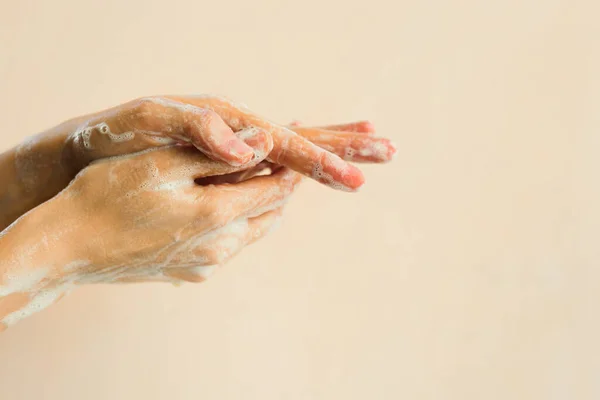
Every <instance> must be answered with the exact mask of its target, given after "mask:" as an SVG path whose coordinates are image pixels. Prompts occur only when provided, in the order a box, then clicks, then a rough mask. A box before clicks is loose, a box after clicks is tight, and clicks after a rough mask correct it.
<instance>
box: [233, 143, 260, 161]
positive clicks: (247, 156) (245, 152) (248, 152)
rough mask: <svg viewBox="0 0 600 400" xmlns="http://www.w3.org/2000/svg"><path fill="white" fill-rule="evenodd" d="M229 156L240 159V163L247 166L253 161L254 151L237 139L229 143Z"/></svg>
mask: <svg viewBox="0 0 600 400" xmlns="http://www.w3.org/2000/svg"><path fill="white" fill-rule="evenodd" d="M229 154H231V155H232V156H234V157H236V158H238V160H239V161H241V162H242V163H243V164H245V163H247V162H248V161H250V160H252V157H253V156H254V150H253V149H252V147H250V146H248V145H247V144H246V143H244V142H242V141H240V140H237V139H236V140H232V141H231V142H229Z"/></svg>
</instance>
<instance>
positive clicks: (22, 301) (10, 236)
mask: <svg viewBox="0 0 600 400" xmlns="http://www.w3.org/2000/svg"><path fill="white" fill-rule="evenodd" d="M50 203H52V202H48V203H45V204H44V205H43V208H44V209H43V210H41V211H43V212H38V210H40V209H41V208H38V209H36V210H34V211H32V212H30V213H28V214H26V215H24V216H23V217H22V218H20V219H19V220H18V221H17V222H16V223H14V224H12V225H11V226H10V227H8V228H7V229H5V230H4V231H3V232H2V233H0V331H2V330H4V329H6V327H8V326H10V325H12V324H14V323H15V322H17V321H18V320H20V319H23V318H25V317H27V316H29V315H31V314H33V313H35V312H37V311H40V310H42V309H44V308H46V307H47V306H49V305H50V304H52V303H54V302H55V301H56V300H57V299H58V298H59V297H60V296H61V294H62V293H64V291H65V287H64V285H62V284H61V282H62V281H63V280H62V274H63V267H64V266H65V265H67V264H68V260H69V257H68V255H69V252H70V249H69V247H68V246H65V244H64V242H65V240H64V235H65V234H66V233H68V228H67V227H68V221H65V219H64V216H63V215H61V212H60V209H61V208H65V206H64V204H62V205H61V204H50ZM67 242H68V241H67Z"/></svg>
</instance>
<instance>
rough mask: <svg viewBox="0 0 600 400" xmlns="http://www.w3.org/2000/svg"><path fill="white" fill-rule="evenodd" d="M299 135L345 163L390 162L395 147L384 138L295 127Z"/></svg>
mask: <svg viewBox="0 0 600 400" xmlns="http://www.w3.org/2000/svg"><path fill="white" fill-rule="evenodd" d="M294 130H295V131H296V132H297V133H298V134H299V135H301V136H303V137H305V138H306V139H308V140H310V141H311V142H313V143H314V144H316V145H317V146H319V147H321V148H323V149H325V150H327V151H330V152H332V153H334V154H337V155H338V156H340V157H342V158H343V159H344V160H346V161H354V162H371V163H383V162H387V161H390V160H391V159H392V158H393V156H394V154H395V153H396V147H395V146H394V145H393V144H392V143H391V142H390V141H389V140H388V139H385V138H376V137H373V136H368V135H364V134H362V133H352V132H335V131H329V130H325V129H320V128H305V127H297V128H295V129H294Z"/></svg>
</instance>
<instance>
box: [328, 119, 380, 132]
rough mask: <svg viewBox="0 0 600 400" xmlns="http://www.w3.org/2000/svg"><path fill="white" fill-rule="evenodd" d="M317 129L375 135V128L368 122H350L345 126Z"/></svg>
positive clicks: (337, 125)
mask: <svg viewBox="0 0 600 400" xmlns="http://www.w3.org/2000/svg"><path fill="white" fill-rule="evenodd" d="M318 128H320V129H325V130H328V131H341V132H355V133H364V134H367V135H374V134H375V126H374V125H373V123H372V122H370V121H357V122H350V123H347V124H336V125H325V126H319V127H318Z"/></svg>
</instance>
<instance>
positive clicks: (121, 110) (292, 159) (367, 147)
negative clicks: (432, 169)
mask: <svg viewBox="0 0 600 400" xmlns="http://www.w3.org/2000/svg"><path fill="white" fill-rule="evenodd" d="M252 126H254V127H259V128H262V129H264V130H266V131H267V132H268V133H269V134H270V135H272V137H273V143H274V146H273V149H272V151H271V153H270V154H269V155H268V157H267V160H268V161H270V162H272V163H275V164H279V165H283V166H286V167H289V168H291V169H293V170H295V171H297V172H300V173H301V174H303V175H305V176H308V177H311V178H313V179H315V180H317V181H319V182H321V183H324V184H326V185H328V186H330V187H333V188H336V189H341V190H346V191H354V190H356V189H358V188H359V187H360V186H361V185H362V184H363V182H364V178H363V175H362V173H361V172H360V170H359V169H358V168H356V167H354V166H353V165H351V164H349V163H347V162H346V161H344V160H347V161H358V162H385V161H388V160H390V159H391V157H392V156H393V154H394V152H395V148H394V147H393V145H392V144H391V143H390V142H389V141H388V140H387V139H382V138H374V137H372V136H369V135H365V134H364V133H365V132H364V130H365V127H366V130H368V129H370V128H372V127H371V126H370V125H369V124H368V123H362V124H350V125H346V126H344V125H342V126H332V127H325V128H308V127H307V128H303V127H299V126H295V127H291V128H292V129H289V128H287V127H285V126H281V125H277V124H274V123H272V122H270V121H268V120H266V119H264V118H262V117H259V116H257V115H256V114H254V113H252V112H251V111H249V110H248V109H247V108H246V107H245V106H243V105H238V104H235V103H233V102H232V101H230V100H227V99H224V98H222V97H217V96H187V97H184V96H157V97H146V98H142V99H138V100H135V101H132V102H130V103H127V104H124V105H122V106H119V107H115V108H112V109H110V110H107V111H104V112H101V113H98V114H95V115H92V116H90V117H88V118H83V119H81V120H80V121H78V123H77V124H75V126H74V130H73V132H72V133H71V134H70V142H71V144H72V146H71V147H72V152H73V157H74V158H75V159H76V160H77V163H76V164H77V165H78V167H79V168H81V167H83V166H85V165H86V164H87V163H89V162H90V161H93V160H96V159H100V158H104V157H108V156H114V155H121V154H128V153H132V152H135V151H140V150H143V149H147V148H150V147H155V146H164V145H168V144H173V143H179V144H188V145H191V146H194V147H196V148H197V149H199V150H200V151H201V152H202V153H204V154H206V155H207V156H208V157H210V158H212V159H214V160H219V161H224V162H226V163H229V164H231V165H234V166H239V165H243V164H245V163H247V162H248V161H249V160H250V159H251V157H252V149H251V148H250V147H249V146H247V145H246V144H245V143H244V142H243V138H240V137H239V135H238V134H237V132H239V131H240V130H242V129H245V128H249V127H252ZM346 128H349V129H352V128H355V129H354V130H356V131H357V132H351V131H350V132H340V131H339V130H340V129H346ZM361 130H362V132H361ZM342 158H343V159H344V160H343V159H342Z"/></svg>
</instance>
